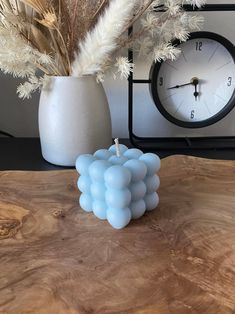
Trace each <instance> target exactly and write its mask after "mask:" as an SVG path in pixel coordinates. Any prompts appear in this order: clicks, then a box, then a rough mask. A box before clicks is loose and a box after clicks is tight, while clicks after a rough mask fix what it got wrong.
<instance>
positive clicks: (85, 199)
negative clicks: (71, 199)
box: [79, 193, 93, 212]
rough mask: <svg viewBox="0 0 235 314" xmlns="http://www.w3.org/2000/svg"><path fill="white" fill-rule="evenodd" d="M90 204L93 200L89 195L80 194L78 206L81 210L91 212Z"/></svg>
mask: <svg viewBox="0 0 235 314" xmlns="http://www.w3.org/2000/svg"><path fill="white" fill-rule="evenodd" d="M92 203H93V199H92V197H91V195H89V194H85V193H82V194H81V196H80V199H79V204H80V206H81V208H82V209H84V210H85V211H86V212H92Z"/></svg>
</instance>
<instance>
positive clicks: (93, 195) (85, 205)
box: [76, 140, 160, 229]
mask: <svg viewBox="0 0 235 314" xmlns="http://www.w3.org/2000/svg"><path fill="white" fill-rule="evenodd" d="M115 141H116V144H115V145H112V146H111V147H110V148H109V149H108V150H107V149H100V150H98V151H96V152H95V153H94V155H90V154H85V155H81V156H79V157H78V159H77V161H76V169H77V171H78V173H79V174H80V177H79V179H78V183H77V185H78V188H79V190H80V191H81V196H80V199H79V203H80V206H81V208H82V209H83V210H85V211H86V212H93V213H94V215H95V216H96V217H98V218H99V219H107V220H108V222H109V223H110V224H111V225H112V227H114V228H116V229H121V228H124V227H125V226H126V225H128V224H129V222H130V220H131V219H137V218H140V217H141V216H143V214H144V213H145V211H151V210H153V209H155V208H156V207H157V205H158V203H159V198H158V194H157V192H156V191H157V189H158V188H159V185H160V180H159V177H158V175H157V172H158V171H159V169H160V159H159V157H158V156H157V155H155V154H152V153H146V154H144V153H143V152H142V151H141V150H139V149H136V148H131V149H128V148H127V147H126V146H125V145H122V144H120V145H119V143H118V140H115Z"/></svg>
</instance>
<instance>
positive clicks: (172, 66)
mask: <svg viewBox="0 0 235 314" xmlns="http://www.w3.org/2000/svg"><path fill="white" fill-rule="evenodd" d="M166 64H167V65H169V67H171V68H173V69H175V70H176V71H179V69H177V68H176V67H175V66H174V65H172V64H169V63H168V62H166Z"/></svg>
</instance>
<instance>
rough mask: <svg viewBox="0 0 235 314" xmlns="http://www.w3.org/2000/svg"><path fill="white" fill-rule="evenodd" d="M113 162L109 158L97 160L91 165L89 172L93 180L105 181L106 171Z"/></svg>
mask: <svg viewBox="0 0 235 314" xmlns="http://www.w3.org/2000/svg"><path fill="white" fill-rule="evenodd" d="M110 166H112V164H111V163H110V162H108V161H107V160H96V161H94V162H93V163H92V164H91V165H90V167H89V174H90V176H91V179H92V181H100V182H101V181H103V180H104V172H105V171H106V170H107V169H108V168H109V167H110Z"/></svg>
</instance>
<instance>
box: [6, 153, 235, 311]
mask: <svg viewBox="0 0 235 314" xmlns="http://www.w3.org/2000/svg"><path fill="white" fill-rule="evenodd" d="M160 176H161V188H160V190H159V195H160V205H159V208H158V209H157V210H155V211H153V212H150V213H148V214H146V215H145V216H144V217H143V218H142V219H140V220H138V221H134V222H132V223H131V224H130V225H129V226H128V227H127V228H126V229H124V230H114V229H112V228H111V227H110V225H109V224H108V223H107V222H103V221H100V220H98V219H97V218H95V217H94V216H93V215H92V214H87V213H84V212H83V211H82V210H81V209H80V208H79V206H78V197H79V193H78V191H77V188H76V181H77V174H76V172H75V171H73V170H69V171H53V172H0V313H1V314H34V313H35V314H85V313H86V314H107V313H108V314H119V313H123V314H132V313H134V314H158V313H160V314H166V313H174V314H178V313H179V314H184V313H193V314H194V313H200V314H203V313H206V314H210V313H211V314H216V313H218V314H227V313H235V161H216V160H206V159H200V158H195V157H185V156H175V157H169V158H167V159H164V160H163V162H162V170H161V173H160Z"/></svg>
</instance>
